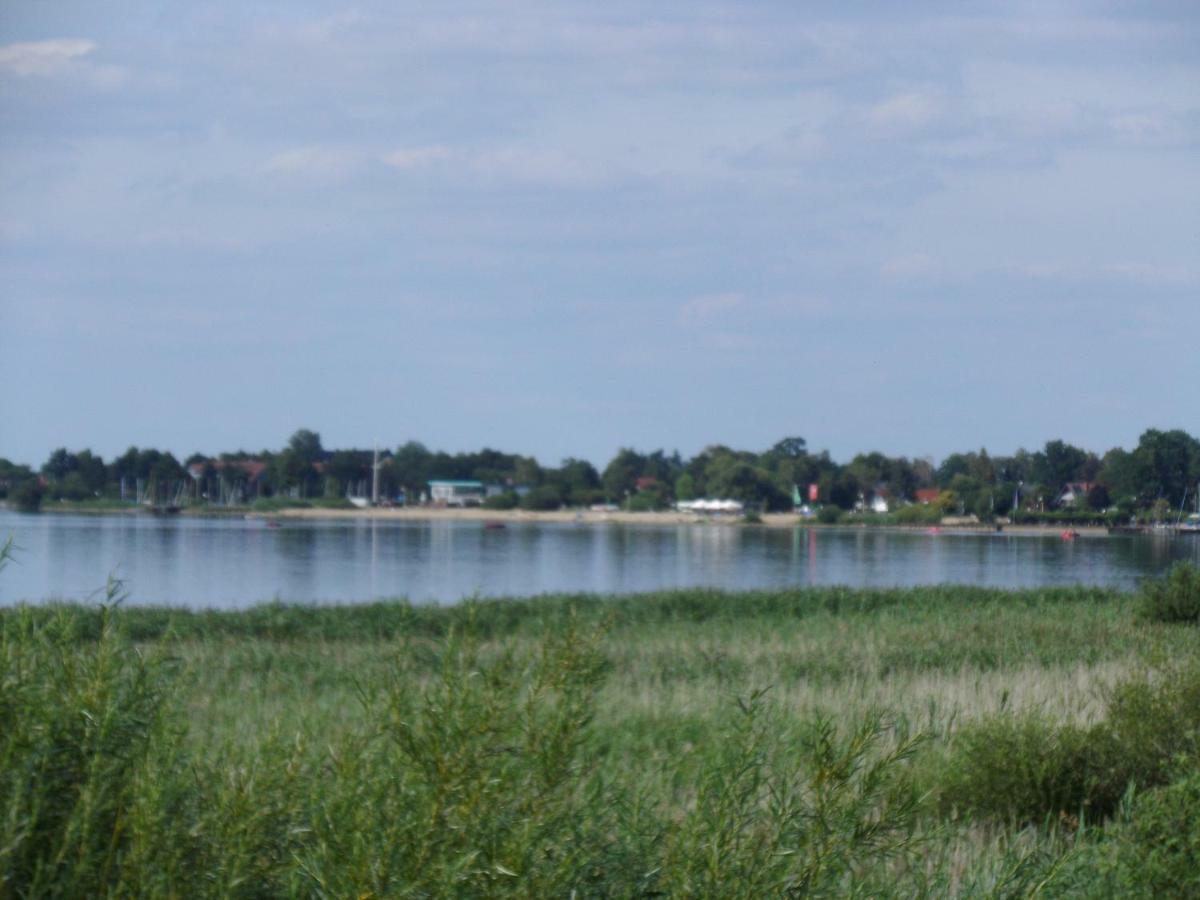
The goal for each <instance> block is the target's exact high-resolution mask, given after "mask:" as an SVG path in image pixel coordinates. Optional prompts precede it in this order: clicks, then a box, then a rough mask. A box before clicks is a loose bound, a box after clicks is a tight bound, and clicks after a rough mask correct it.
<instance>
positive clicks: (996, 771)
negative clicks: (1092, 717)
mask: <svg viewBox="0 0 1200 900" xmlns="http://www.w3.org/2000/svg"><path fill="white" fill-rule="evenodd" d="M1198 755H1200V669H1195V668H1188V669H1182V670H1176V671H1173V672H1167V673H1161V674H1159V676H1158V677H1157V678H1155V679H1153V680H1151V679H1149V678H1134V679H1129V680H1127V681H1124V682H1122V683H1120V684H1118V685H1117V686H1116V687H1114V688H1113V690H1112V691H1111V692H1110V694H1109V697H1108V717H1107V719H1106V720H1105V721H1104V722H1101V723H1099V724H1096V725H1092V726H1090V727H1086V728H1085V727H1082V726H1078V725H1069V724H1068V725H1062V724H1057V723H1054V722H1051V721H1049V720H1047V719H1046V718H1044V717H1043V716H1040V715H1037V714H1026V715H1022V716H1011V715H1005V716H996V717H993V718H991V719H987V720H984V721H982V722H979V723H976V724H973V725H970V726H968V727H966V728H964V729H963V730H962V731H961V732H959V735H958V737H957V739H956V741H955V744H954V746H953V748H952V750H951V754H950V759H949V761H948V763H949V764H948V765H947V766H946V767H945V769H944V770H943V771H944V774H943V775H942V776H941V778H940V781H941V785H940V787H941V789H942V801H943V805H945V806H949V807H957V808H961V809H963V810H964V811H968V812H973V813H978V814H981V815H984V816H989V817H993V818H998V819H1002V820H1009V821H1011V820H1016V821H1019V822H1023V823H1040V822H1044V821H1045V820H1046V819H1048V818H1052V817H1060V818H1061V817H1068V818H1070V817H1075V816H1079V817H1080V818H1087V819H1096V818H1106V817H1108V816H1111V815H1112V814H1113V813H1114V812H1115V811H1116V809H1117V807H1118V805H1119V804H1120V801H1121V798H1122V796H1123V795H1124V794H1125V792H1126V790H1127V789H1128V788H1129V786H1130V785H1133V786H1135V787H1136V788H1139V789H1146V788H1153V787H1158V786H1161V785H1164V784H1167V783H1168V782H1169V781H1170V779H1171V776H1172V773H1173V772H1174V770H1175V767H1176V765H1177V760H1179V759H1181V758H1183V759H1187V758H1196V757H1197V756H1198Z"/></svg>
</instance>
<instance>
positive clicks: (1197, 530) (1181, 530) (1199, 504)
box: [1175, 484, 1200, 534]
mask: <svg viewBox="0 0 1200 900" xmlns="http://www.w3.org/2000/svg"><path fill="white" fill-rule="evenodd" d="M1186 501H1187V492H1186V491H1185V492H1184V502H1186ZM1179 505H1180V506H1181V507H1182V506H1183V504H1182V503H1181V504H1179ZM1180 512H1182V509H1181V510H1180ZM1175 533H1176V534H1200V484H1198V485H1196V511H1195V512H1194V513H1192V514H1191V515H1189V516H1188V517H1187V518H1186V519H1184V520H1183V521H1182V522H1180V523H1179V524H1178V525H1176V526H1175Z"/></svg>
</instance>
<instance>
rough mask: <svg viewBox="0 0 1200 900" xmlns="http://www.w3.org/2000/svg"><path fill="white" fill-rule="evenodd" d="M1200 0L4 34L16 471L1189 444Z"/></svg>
mask: <svg viewBox="0 0 1200 900" xmlns="http://www.w3.org/2000/svg"><path fill="white" fill-rule="evenodd" d="M1198 150H1200V5H1197V4H1195V3H1194V2H1178V3H1170V2H1157V3H1156V2H1146V3H1139V4H1127V3H1100V2H1097V3H1055V2H1045V0H1039V2H1037V3H1020V2H1017V3H1010V2H1006V3H995V4H987V3H972V4H964V3H958V2H945V3H930V2H924V3H923V2H914V3H905V4H895V3H882V2H874V3H873V2H863V3H855V4H846V3H802V4H797V3H793V2H771V0H763V2H757V3H744V2H707V0H689V2H655V3H646V2H643V3H630V2H622V0H615V2H611V0H610V2H605V3H595V2H574V0H553V2H530V0H511V2H503V3H497V2H489V3H453V2H446V3H436V4H434V3H425V4H415V3H404V2H379V3H371V2H365V3H355V4H352V5H347V6H344V7H342V6H338V5H337V4H336V3H329V2H322V3H306V2H295V0H289V2H273V3H271V2H266V3H263V2H257V3H256V2H212V3H162V2H114V3H108V4H95V3H90V2H89V3H77V2H66V0H63V2H55V3H36V2H31V0H26V2H13V3H6V4H4V5H3V7H0V379H2V381H0V383H2V384H3V386H4V389H3V390H2V391H0V456H4V457H8V458H10V459H13V460H16V461H22V462H28V463H32V464H34V465H38V464H40V463H41V462H42V461H44V460H45V458H46V456H47V455H48V454H49V453H50V451H51V450H52V449H53V448H55V447H58V446H66V447H68V448H71V449H75V450H78V449H82V448H84V447H90V448H92V449H93V450H94V451H96V452H99V453H102V454H104V455H105V456H106V457H109V456H111V455H113V454H116V453H120V452H121V451H123V450H124V449H125V448H126V447H128V446H129V445H131V444H136V445H139V446H154V447H159V448H163V449H171V450H173V451H174V452H176V453H177V454H178V455H180V456H184V455H187V454H190V453H191V452H193V451H200V452H205V453H215V452H218V451H222V450H232V449H237V448H245V449H248V450H252V451H253V450H258V449H261V448H278V447H281V446H283V445H284V444H285V443H286V441H287V438H288V436H289V435H290V434H291V433H292V432H293V431H294V430H296V429H297V428H300V427H308V428H312V429H314V430H316V431H319V432H320V434H321V436H322V438H323V441H324V443H325V445H326V446H327V447H341V446H359V447H369V446H371V445H372V444H374V443H375V442H378V443H379V444H380V445H381V446H384V447H389V446H396V445H397V444H400V443H403V442H404V441H407V440H414V439H415V440H420V441H422V442H424V443H425V444H426V445H428V446H430V447H431V448H438V449H447V450H450V451H459V450H469V449H478V448H480V447H484V446H489V447H493V448H497V449H502V450H506V451H510V452H521V453H530V454H533V455H536V456H537V457H538V459H539V460H540V461H541V462H543V463H544V464H551V465H552V464H555V463H556V462H557V461H558V460H560V459H562V458H564V457H568V456H574V457H583V458H588V459H591V460H592V461H593V462H595V463H597V464H598V465H603V464H604V463H605V462H606V461H607V460H608V459H609V458H611V456H612V455H613V454H614V453H615V452H616V450H617V449H618V448H619V447H621V446H634V447H637V448H640V449H643V450H650V449H655V448H659V447H662V448H665V449H667V450H668V451H670V450H674V449H678V450H679V451H680V452H682V453H683V454H684V455H685V456H689V455H692V454H694V453H696V452H698V451H699V450H700V449H702V448H703V447H704V446H706V445H708V444H712V443H723V444H728V445H731V446H735V447H738V448H744V449H753V450H763V449H766V448H767V447H769V446H770V445H771V444H773V443H774V442H775V441H777V440H778V439H780V438H782V437H784V436H790V435H799V436H803V437H805V438H806V439H807V440H808V442H809V446H810V448H811V449H814V450H819V449H828V450H829V451H830V452H831V453H832V454H833V456H834V457H835V458H836V459H840V460H845V459H849V458H850V457H851V456H853V455H854V454H855V453H858V452H860V451H870V450H881V451H883V452H886V453H889V454H895V455H901V454H902V455H907V456H927V455H931V456H934V457H935V458H942V457H944V456H945V455H946V454H948V453H950V452H953V451H958V450H969V449H976V448H978V447H980V446H986V447H987V448H988V449H989V451H991V452H993V453H1008V452H1012V451H1014V450H1016V449H1017V448H1018V447H1027V448H1030V449H1035V448H1038V447H1040V446H1041V445H1042V444H1043V443H1044V442H1045V441H1047V440H1050V439H1055V438H1061V439H1064V440H1068V441H1071V442H1073V443H1076V444H1079V445H1082V446H1084V447H1087V448H1089V449H1092V450H1096V451H1097V452H1103V451H1104V450H1106V449H1108V448H1109V447H1112V446H1125V447H1131V446H1133V445H1134V444H1136V442H1137V438H1138V435H1139V434H1140V433H1141V432H1142V431H1143V430H1145V429H1147V428H1151V427H1156V428H1184V429H1186V430H1188V431H1189V432H1191V433H1192V434H1200V290H1198V289H1200V152H1197V151H1198Z"/></svg>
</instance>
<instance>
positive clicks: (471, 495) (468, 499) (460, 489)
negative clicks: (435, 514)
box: [429, 480, 487, 506]
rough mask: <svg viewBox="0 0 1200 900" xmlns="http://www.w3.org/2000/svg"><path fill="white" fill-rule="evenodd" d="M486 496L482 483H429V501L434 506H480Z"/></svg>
mask: <svg viewBox="0 0 1200 900" xmlns="http://www.w3.org/2000/svg"><path fill="white" fill-rule="evenodd" d="M486 496H487V491H486V489H485V488H484V486H483V482H482V481H451V480H446V481H430V482H429V500H430V502H432V503H433V505H434V506H479V505H481V504H482V503H483V500H484V498H485V497H486Z"/></svg>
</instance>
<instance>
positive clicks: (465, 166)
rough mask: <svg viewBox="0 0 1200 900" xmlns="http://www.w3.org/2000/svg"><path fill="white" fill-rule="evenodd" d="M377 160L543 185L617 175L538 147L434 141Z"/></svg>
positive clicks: (580, 183)
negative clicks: (475, 146) (469, 146)
mask: <svg viewBox="0 0 1200 900" xmlns="http://www.w3.org/2000/svg"><path fill="white" fill-rule="evenodd" d="M380 159H381V160H382V161H383V162H384V163H385V164H386V165H388V166H391V167H392V168H394V169H399V170H401V171H405V172H408V171H416V170H421V169H426V168H429V167H432V166H435V165H444V166H447V167H449V168H453V169H455V170H457V171H459V172H461V173H465V174H469V175H473V176H475V177H477V178H480V179H482V180H484V181H499V182H516V183H519V184H531V185H541V186H546V187H565V188H572V187H575V188H586V187H598V186H601V185H603V184H606V183H608V182H610V181H612V180H613V179H614V177H615V176H616V174H617V173H616V172H615V171H613V169H612V167H611V166H610V165H608V164H605V163H600V162H594V161H592V160H588V159H585V158H583V157H579V156H576V155H574V154H572V153H570V152H567V151H564V150H559V149H557V148H554V147H540V146H521V145H516V146H502V147H491V148H485V149H456V148H451V147H445V146H441V145H437V144H434V145H429V146H419V147H401V148H398V149H396V150H393V151H392V152H390V153H387V154H385V155H383V156H382V157H380Z"/></svg>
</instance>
